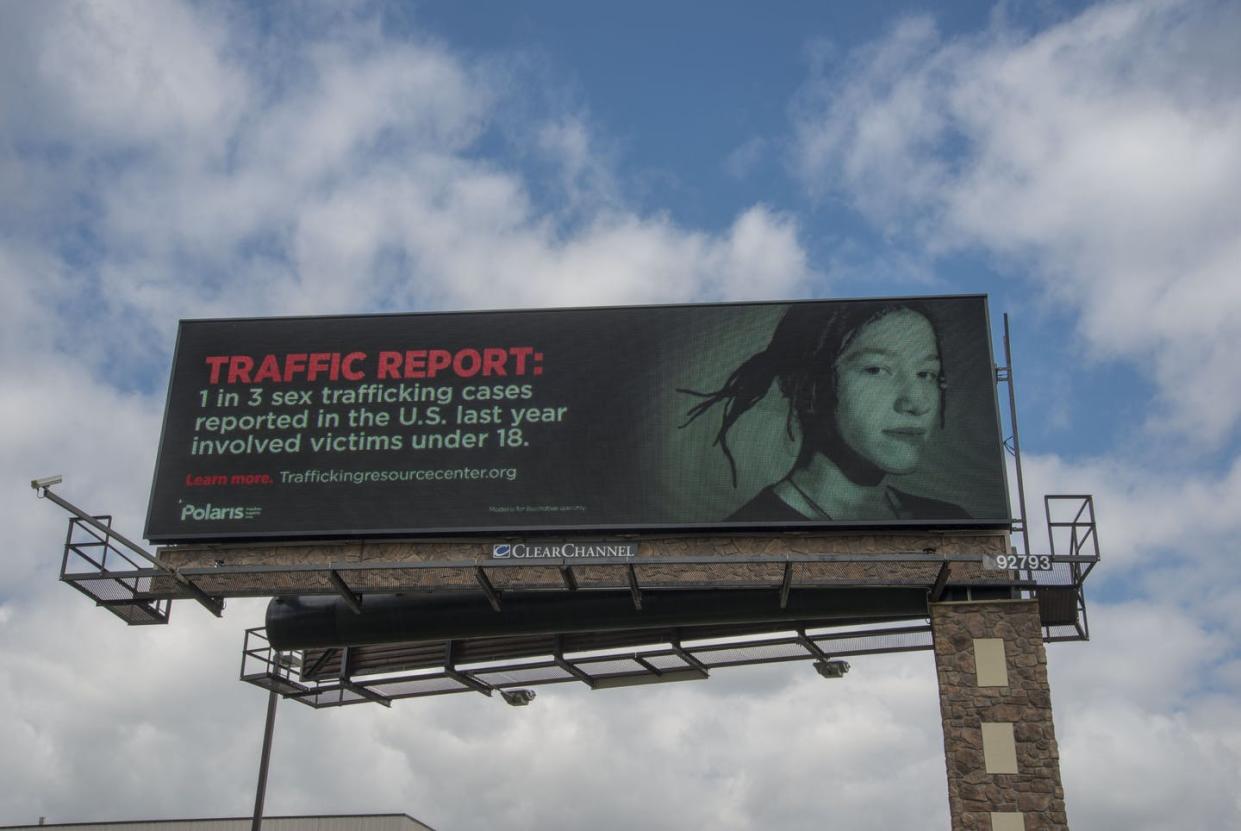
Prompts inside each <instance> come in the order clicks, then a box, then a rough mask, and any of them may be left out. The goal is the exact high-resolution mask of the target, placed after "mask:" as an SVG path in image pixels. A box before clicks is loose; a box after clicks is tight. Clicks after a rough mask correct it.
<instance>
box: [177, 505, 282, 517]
mask: <svg viewBox="0 0 1241 831" xmlns="http://www.w3.org/2000/svg"><path fill="white" fill-rule="evenodd" d="M262 512H263V509H262V508H259V507H257V506H244V505H213V504H212V503H210V502H208V503H207V504H206V505H191V504H189V503H188V502H184V503H182V504H181V521H182V522H185V521H186V520H192V521H196V522H209V521H218V520H226V519H254V518H255V517H257V516H258V515H259V514H261V513H262Z"/></svg>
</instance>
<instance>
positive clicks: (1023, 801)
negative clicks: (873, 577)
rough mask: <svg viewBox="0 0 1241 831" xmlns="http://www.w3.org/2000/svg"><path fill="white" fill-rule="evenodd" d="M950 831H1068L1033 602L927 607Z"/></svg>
mask: <svg viewBox="0 0 1241 831" xmlns="http://www.w3.org/2000/svg"><path fill="white" fill-rule="evenodd" d="M931 630H932V633H933V636H934V642H935V667H936V671H937V673H938V675H939V707H940V713H941V716H942V718H943V722H944V757H945V761H946V762H947V767H948V804H949V808H950V810H951V813H952V828H953V831H967V829H968V831H1035V829H1037V830H1038V831H1044V830H1045V829H1057V831H1058V830H1059V829H1064V831H1067V829H1068V827H1069V826H1068V819H1067V817H1066V816H1065V811H1064V788H1063V787H1062V786H1061V784H1060V753H1059V750H1058V749H1057V747H1056V734H1055V729H1054V727H1053V726H1052V718H1051V693H1050V690H1049V688H1048V685H1047V653H1046V651H1045V650H1044V649H1043V636H1042V630H1041V628H1040V624H1039V613H1038V602H1037V601H1035V600H989V601H964V602H949V603H935V604H932V605H931Z"/></svg>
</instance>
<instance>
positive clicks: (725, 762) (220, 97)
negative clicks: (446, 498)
mask: <svg viewBox="0 0 1241 831" xmlns="http://www.w3.org/2000/svg"><path fill="white" fill-rule="evenodd" d="M1239 36H1241V11H1239V10H1238V7H1237V5H1236V4H1235V3H1224V2H1206V1H1204V2H1176V0H1158V1H1157V0H1133V1H1132V2H1104V3H1097V4H1058V3H1051V2H1038V3H1008V4H1001V5H989V4H981V3H954V4H921V5H919V4H904V3H885V4H858V3H848V4H846V3H839V4H810V3H802V4H787V7H784V8H778V9H776V11H774V12H773V11H772V10H770V9H763V10H762V11H759V10H757V9H756V7H754V6H753V5H752V4H741V3H712V4H672V5H671V6H669V4H654V3H649V4H646V3H644V4H633V3H631V4H622V5H616V4H613V5H607V6H604V5H599V4H585V3H568V2H565V3H536V4H513V3H476V4H459V3H420V4H411V3H352V4H348V3H347V4H333V5H326V4H317V3H297V4H292V3H282V4H270V5H262V6H250V5H246V4H198V3H187V2H173V1H172V0H169V2H162V3H149V4H147V3H142V4H139V3H119V2H118V3H70V2H49V3H35V2H26V3H8V4H4V5H2V6H0V189H2V190H3V192H4V194H5V198H4V199H3V200H0V285H3V286H4V289H5V292H4V303H3V304H0V344H3V347H2V349H0V372H2V373H3V376H2V377H3V384H0V418H2V419H3V425H4V429H3V430H2V431H0V464H2V465H3V468H4V471H5V473H6V476H5V477H4V482H5V485H4V487H5V488H6V490H5V492H4V496H5V498H4V500H3V501H2V502H0V505H2V506H3V507H2V508H0V510H2V511H3V521H4V523H5V526H6V528H8V529H9V530H10V534H11V540H12V545H11V546H10V553H9V555H8V556H9V568H8V569H7V571H6V574H5V579H4V581H3V582H2V583H0V657H2V658H3V660H0V712H3V713H4V714H5V715H4V722H3V727H4V733H5V735H6V737H7V738H6V742H5V744H4V749H3V750H0V777H2V778H3V779H4V781H6V783H8V785H9V786H8V787H6V788H5V792H4V793H3V794H0V823H17V822H23V821H32V820H34V819H35V818H36V817H38V816H41V815H44V816H48V817H49V818H50V819H51V820H53V821H57V820H60V821H70V820H86V819H96V818H144V817H145V818H153V817H172V816H184V815H221V814H232V815H239V814H244V813H245V812H246V811H247V810H248V808H249V801H250V799H251V798H252V790H251V788H252V783H253V774H254V760H255V759H256V758H257V750H258V747H257V740H256V738H255V737H256V735H257V730H258V726H259V724H260V721H261V718H262V708H263V699H262V695H261V694H260V693H259V692H257V691H256V690H254V689H252V688H248V687H243V686H242V685H241V684H239V683H237V682H235V681H233V680H232V679H233V678H234V677H235V673H236V663H237V653H238V652H239V650H240V641H241V636H240V632H241V630H242V628H244V627H245V626H251V625H256V624H257V623H258V622H259V620H260V619H261V614H262V604H260V603H245V602H239V603H234V604H230V609H229V612H228V613H227V614H226V617H225V619H224V620H223V621H217V620H215V619H212V618H209V617H208V616H207V615H205V614H203V613H200V612H199V611H198V610H196V609H194V608H192V607H188V608H177V610H176V612H175V614H174V622H173V625H171V626H168V627H162V628H159V629H158V631H155V630H151V631H148V630H142V631H137V630H135V631H122V630H121V628H120V625H119V623H117V622H116V621H113V620H112V619H111V618H110V616H108V615H106V614H105V613H103V612H101V611H99V610H97V609H94V608H91V607H90V606H89V604H87V603H86V602H85V601H83V600H82V598H80V597H78V596H76V595H75V594H74V593H73V592H71V591H70V590H69V589H67V588H65V587H64V586H60V585H58V584H57V583H56V581H55V580H54V575H55V573H56V568H57V564H58V562H59V550H58V548H59V543H58V540H60V539H61V538H62V535H63V517H62V516H60V515H59V514H58V513H57V512H56V511H55V510H53V509H52V507H51V506H49V505H45V504H40V503H35V502H34V501H33V499H32V498H31V493H30V491H29V489H28V488H27V486H26V483H27V482H28V481H29V480H30V479H31V478H33V477H35V476H40V475H45V474H47V473H52V472H59V473H64V474H65V476H66V484H65V486H64V489H63V492H64V493H65V494H66V495H67V496H68V497H69V498H70V499H73V500H74V501H75V502H78V503H79V504H82V505H84V506H86V507H88V508H90V509H91V510H97V511H108V512H112V513H114V514H116V516H117V521H118V524H119V526H120V527H122V528H125V529H129V530H130V531H132V532H133V533H137V529H139V528H140V527H141V520H142V513H143V511H144V508H145V505H146V497H147V489H148V488H149V479H148V476H149V471H150V470H151V469H152V465H153V456H154V451H155V444H156V436H157V435H158V429H159V420H160V416H161V411H162V406H163V395H164V384H165V379H166V377H167V369H168V365H169V362H170V359H171V350H172V344H173V336H174V333H175V325H176V321H177V320H178V319H180V318H187V317H213V316H232V315H241V314H244V315H265V314H272V315H277V314H314V313H325V314H327V313H352V312H378V311H416V310H431V309H456V308H466V309H468V308H503V307H515V306H557V305H604V304H616V303H660V302H681V301H719V300H746V299H779V298H801V297H848V296H875V295H884V294H901V295H905V294H922V293H926V294H943V293H957V292H979V291H981V292H987V293H988V294H989V295H990V296H991V309H992V314H993V316H994V317H995V319H996V324H997V326H996V331H997V335H998V320H999V315H1000V314H1001V313H1003V312H1008V313H1009V314H1010V315H1011V317H1012V321H1013V328H1014V345H1015V349H1016V356H1015V362H1016V368H1017V371H1018V392H1019V395H1020V405H1021V412H1020V415H1021V426H1022V439H1023V447H1024V449H1025V451H1026V454H1027V455H1026V472H1027V477H1028V479H1027V486H1028V489H1029V491H1030V492H1031V493H1032V494H1033V495H1034V497H1039V496H1041V495H1042V494H1043V493H1049V492H1052V493H1054V492H1090V493H1093V494H1094V495H1095V497H1096V501H1097V507H1098V513H1099V517H1100V520H1101V523H1102V525H1101V529H1100V535H1101V539H1102V541H1103V546H1104V558H1105V562H1104V565H1103V566H1102V567H1101V568H1100V569H1099V570H1097V571H1096V573H1095V575H1094V576H1093V577H1092V583H1093V585H1091V586H1090V587H1089V589H1090V596H1091V598H1092V601H1093V606H1092V613H1091V624H1092V631H1093V634H1094V636H1095V639H1094V641H1093V642H1092V643H1090V644H1088V645H1081V644H1077V645H1058V646H1053V647H1052V648H1051V649H1050V671H1051V674H1052V682H1053V685H1054V686H1053V695H1054V697H1055V705H1056V719H1057V722H1056V726H1057V731H1058V736H1059V738H1060V743H1061V753H1062V763H1063V768H1064V776H1065V787H1066V796H1067V802H1068V810H1069V816H1070V820H1071V822H1072V824H1073V826H1074V827H1075V828H1086V829H1090V828H1096V829H1108V828H1115V827H1126V828H1130V829H1160V828H1169V827H1178V828H1222V827H1232V826H1237V825H1241V803H1239V802H1238V800H1237V796H1236V793H1237V787H1236V782H1237V775H1238V771H1241V707H1239V706H1238V703H1237V702H1238V700H1239V696H1238V693H1239V692H1241V654H1239V651H1241V623H1238V621H1237V618H1236V615H1235V609H1237V608H1239V607H1241V567H1239V566H1238V564H1237V562H1236V558H1234V557H1233V556H1232V555H1231V553H1230V552H1233V551H1236V550H1237V548H1238V544H1239V543H1241V510H1238V508H1241V431H1239V430H1238V424H1239V423H1241V373H1239V372H1238V370H1237V367H1236V362H1235V360H1234V357H1233V356H1234V352H1235V346H1234V344H1236V343H1238V342H1241V278H1238V267H1239V266H1241V219H1239V218H1241V187H1239V185H1241V58H1238V54H1237V50H1236V49H1235V44H1236V42H1237V41H1238V38H1239ZM997 348H998V341H997ZM1034 501H1037V499H1035V500H1034ZM1034 527H1035V530H1036V533H1035V536H1034V538H1035V539H1036V540H1039V539H1040V536H1039V534H1038V532H1037V529H1038V524H1037V518H1035V525H1034ZM1152 662H1154V663H1156V664H1157V665H1158V666H1159V670H1158V671H1157V672H1156V671H1153V670H1152ZM803 675H805V673H802V674H797V673H792V672H786V671H785V670H783V669H764V670H755V671H752V672H751V671H740V670H739V671H737V672H736V673H734V674H732V675H727V676H725V675H721V677H720V678H718V679H712V680H711V681H710V682H708V683H706V684H700V685H672V686H677V687H678V689H668V690H658V691H646V690H640V691H636V692H629V691H614V692H609V693H606V694H603V693H599V694H590V693H586V692H578V691H569V690H563V691H562V690H559V689H557V690H555V691H554V692H548V693H547V694H546V695H542V696H540V699H539V701H538V705H537V706H535V707H530V708H526V709H525V710H521V711H511V710H509V709H508V708H501V707H496V706H486V704H487V703H483V704H480V703H479V702H475V701H470V700H464V701H448V700H443V701H431V702H407V703H404V704H401V705H398V706H397V707H395V708H393V710H391V711H388V710H384V711H382V712H370V711H366V709H365V708H352V709H350V710H349V711H348V712H339V713H335V712H327V713H316V712H310V711H309V710H306V711H305V712H299V710H302V709H304V708H294V707H292V706H289V707H285V708H283V709H282V710H281V716H280V718H281V727H280V731H279V733H278V738H277V747H276V768H274V772H273V777H272V781H271V791H270V793H269V798H268V807H269V810H270V811H271V812H273V813H290V814H292V813H313V812H340V811H405V812H409V813H411V814H414V815H415V816H419V817H421V818H422V819H424V820H425V821H427V822H428V823H430V824H431V825H433V826H435V827H437V828H441V829H464V828H481V827H486V826H491V825H495V824H496V823H499V822H504V823H505V824H507V825H509V826H511V827H515V828H536V827H537V828H580V827H593V828H599V829H608V828H620V827H632V826H633V825H643V826H646V827H651V828H672V827H704V826H707V825H711V826H713V827H720V828H738V829H741V828H752V827H767V828H782V829H800V828H811V827H816V828H817V827H821V825H822V821H823V816H824V814H823V805H824V804H825V802H826V803H829V804H831V805H832V809H833V816H834V818H835V821H836V822H837V824H839V825H840V826H841V827H849V828H895V827H932V828H946V827H947V806H946V798H945V782H944V771H943V761H942V735H941V733H940V731H939V726H938V719H937V713H936V706H935V696H934V672H933V667H932V665H931V659H930V657H929V656H928V655H914V656H896V657H875V658H871V659H860V660H858V661H856V662H855V669H854V672H853V673H852V674H851V675H850V676H849V678H848V679H847V681H846V682H845V683H843V684H840V685H835V686H833V687H832V688H831V689H827V688H825V685H822V684H821V683H816V681H815V679H814V678H809V677H802V676H803ZM682 686H683V687H684V688H681V687H682ZM807 713H812V714H815V715H814V716H813V717H811V718H809V720H808V719H807V716H806V714H807ZM531 746H537V747H538V748H539V755H538V759H539V761H538V762H537V763H536V767H535V771H536V772H537V774H538V776H537V778H536V779H535V780H533V781H531V780H530V779H523V778H520V777H514V776H512V775H511V771H512V770H513V769H514V768H515V767H518V766H521V765H524V764H528V760H527V757H526V755H525V754H526V753H527V752H528V750H529V748H530V747H531ZM842 751H843V752H842ZM601 765H602V766H603V767H601ZM449 772H450V773H449ZM894 794H896V796H894ZM928 818H929V819H928Z"/></svg>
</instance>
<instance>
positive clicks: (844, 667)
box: [814, 661, 849, 678]
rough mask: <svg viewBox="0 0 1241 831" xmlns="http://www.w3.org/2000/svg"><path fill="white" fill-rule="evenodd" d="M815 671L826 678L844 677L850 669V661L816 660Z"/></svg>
mask: <svg viewBox="0 0 1241 831" xmlns="http://www.w3.org/2000/svg"><path fill="white" fill-rule="evenodd" d="M814 668H815V671H816V672H818V673H819V675H822V676H823V677H824V678H843V677H844V675H845V673H846V672H848V671H849V662H848V661H815V662H814Z"/></svg>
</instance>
